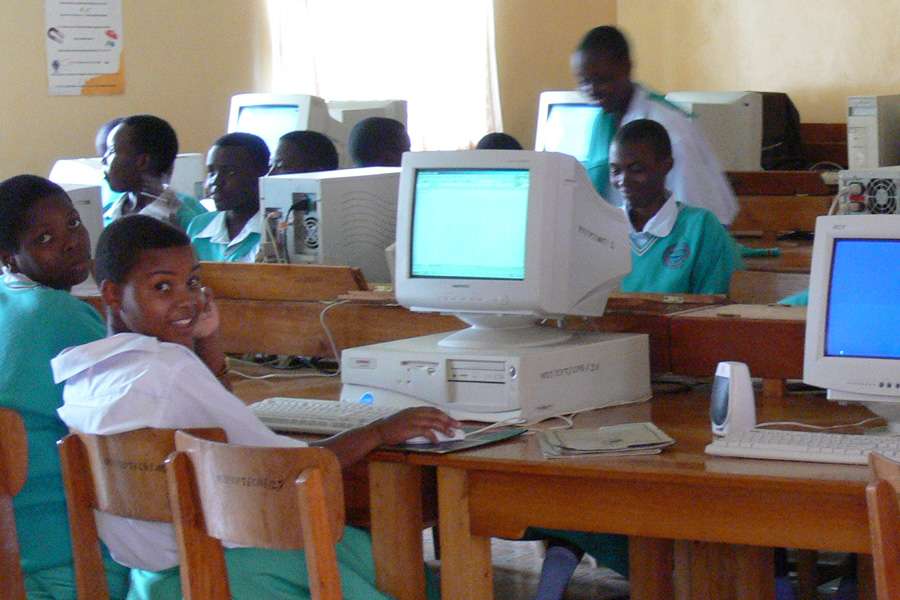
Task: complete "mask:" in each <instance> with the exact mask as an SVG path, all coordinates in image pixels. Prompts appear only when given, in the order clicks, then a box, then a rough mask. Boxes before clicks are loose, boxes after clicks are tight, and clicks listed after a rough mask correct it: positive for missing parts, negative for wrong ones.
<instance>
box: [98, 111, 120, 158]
mask: <svg viewBox="0 0 900 600" xmlns="http://www.w3.org/2000/svg"><path fill="white" fill-rule="evenodd" d="M124 120H125V117H114V118H112V119H110V120H109V121H107V122H106V123H104V124H103V125H101V126H100V128H99V129H97V134H96V135H94V148H96V149H97V156H103V155H104V154H106V150H107V140H108V139H109V132H110V131H112V130H113V129H115V128H116V125H118V124H119V123H121V122H122V121H124Z"/></svg>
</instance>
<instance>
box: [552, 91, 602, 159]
mask: <svg viewBox="0 0 900 600" xmlns="http://www.w3.org/2000/svg"><path fill="white" fill-rule="evenodd" d="M599 114H600V107H599V106H597V105H595V104H551V105H550V107H549V109H548V114H547V122H546V123H545V124H544V137H543V140H544V148H543V149H544V150H547V151H549V152H562V153H563V154H568V155H570V156H574V157H575V158H576V159H578V160H579V161H581V162H584V161H585V160H587V156H588V152H589V151H590V149H591V132H593V131H594V121H595V120H596V118H597V115H599Z"/></svg>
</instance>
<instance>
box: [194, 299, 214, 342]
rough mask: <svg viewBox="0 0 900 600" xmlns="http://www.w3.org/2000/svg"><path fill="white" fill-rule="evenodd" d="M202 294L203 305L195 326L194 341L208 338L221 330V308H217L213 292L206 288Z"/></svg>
mask: <svg viewBox="0 0 900 600" xmlns="http://www.w3.org/2000/svg"><path fill="white" fill-rule="evenodd" d="M200 292H201V298H202V300H201V302H202V303H203V305H202V306H201V307H200V312H199V313H198V314H197V323H196V324H195V325H194V339H204V338H208V337H209V336H211V335H212V334H214V333H216V332H217V331H218V330H219V308H218V307H217V306H216V301H215V299H214V298H213V293H212V290H211V289H209V288H208V287H204V288H202V289H201V290H200Z"/></svg>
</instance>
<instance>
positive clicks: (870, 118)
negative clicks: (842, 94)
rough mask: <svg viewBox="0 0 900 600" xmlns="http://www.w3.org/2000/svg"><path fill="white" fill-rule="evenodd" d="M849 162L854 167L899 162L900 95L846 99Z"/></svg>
mask: <svg viewBox="0 0 900 600" xmlns="http://www.w3.org/2000/svg"><path fill="white" fill-rule="evenodd" d="M847 161H848V166H849V167H850V168H851V169H874V168H876V167H890V166H893V165H900V94H895V95H893V96H850V97H849V98H847Z"/></svg>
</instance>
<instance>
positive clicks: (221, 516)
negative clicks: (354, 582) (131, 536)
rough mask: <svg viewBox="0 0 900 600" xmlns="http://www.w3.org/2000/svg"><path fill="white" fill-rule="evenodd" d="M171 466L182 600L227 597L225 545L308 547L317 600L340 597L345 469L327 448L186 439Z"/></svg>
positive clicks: (178, 440)
mask: <svg viewBox="0 0 900 600" xmlns="http://www.w3.org/2000/svg"><path fill="white" fill-rule="evenodd" d="M175 445H176V448H177V449H178V451H177V452H176V453H174V454H173V455H172V456H171V457H170V458H169V460H168V461H167V470H168V477H169V496H170V498H171V499H172V511H173V516H174V522H175V530H176V533H177V536H178V544H179V551H180V552H181V581H182V592H183V594H184V597H185V600H201V599H202V600H206V599H213V598H227V597H229V594H230V592H229V588H228V580H227V576H226V570H225V561H224V556H223V552H222V542H229V543H233V544H238V545H242V546H255V547H261V548H273V549H293V548H305V550H306V561H307V570H308V572H309V580H310V589H311V590H312V592H313V594H312V596H313V598H314V599H316V600H319V599H321V600H332V599H337V598H340V597H341V595H340V594H341V592H340V579H339V577H338V571H337V562H336V559H335V551H334V545H335V544H336V543H337V542H338V541H339V540H340V538H341V536H342V535H343V530H344V498H343V481H342V479H341V468H340V464H339V463H338V460H337V457H336V456H335V455H334V453H332V452H330V451H329V450H326V449H324V448H260V447H248V446H237V445H230V444H223V443H217V442H210V441H208V440H203V439H200V438H197V437H194V436H191V435H189V434H187V433H184V432H179V433H178V434H176V436H175Z"/></svg>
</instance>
